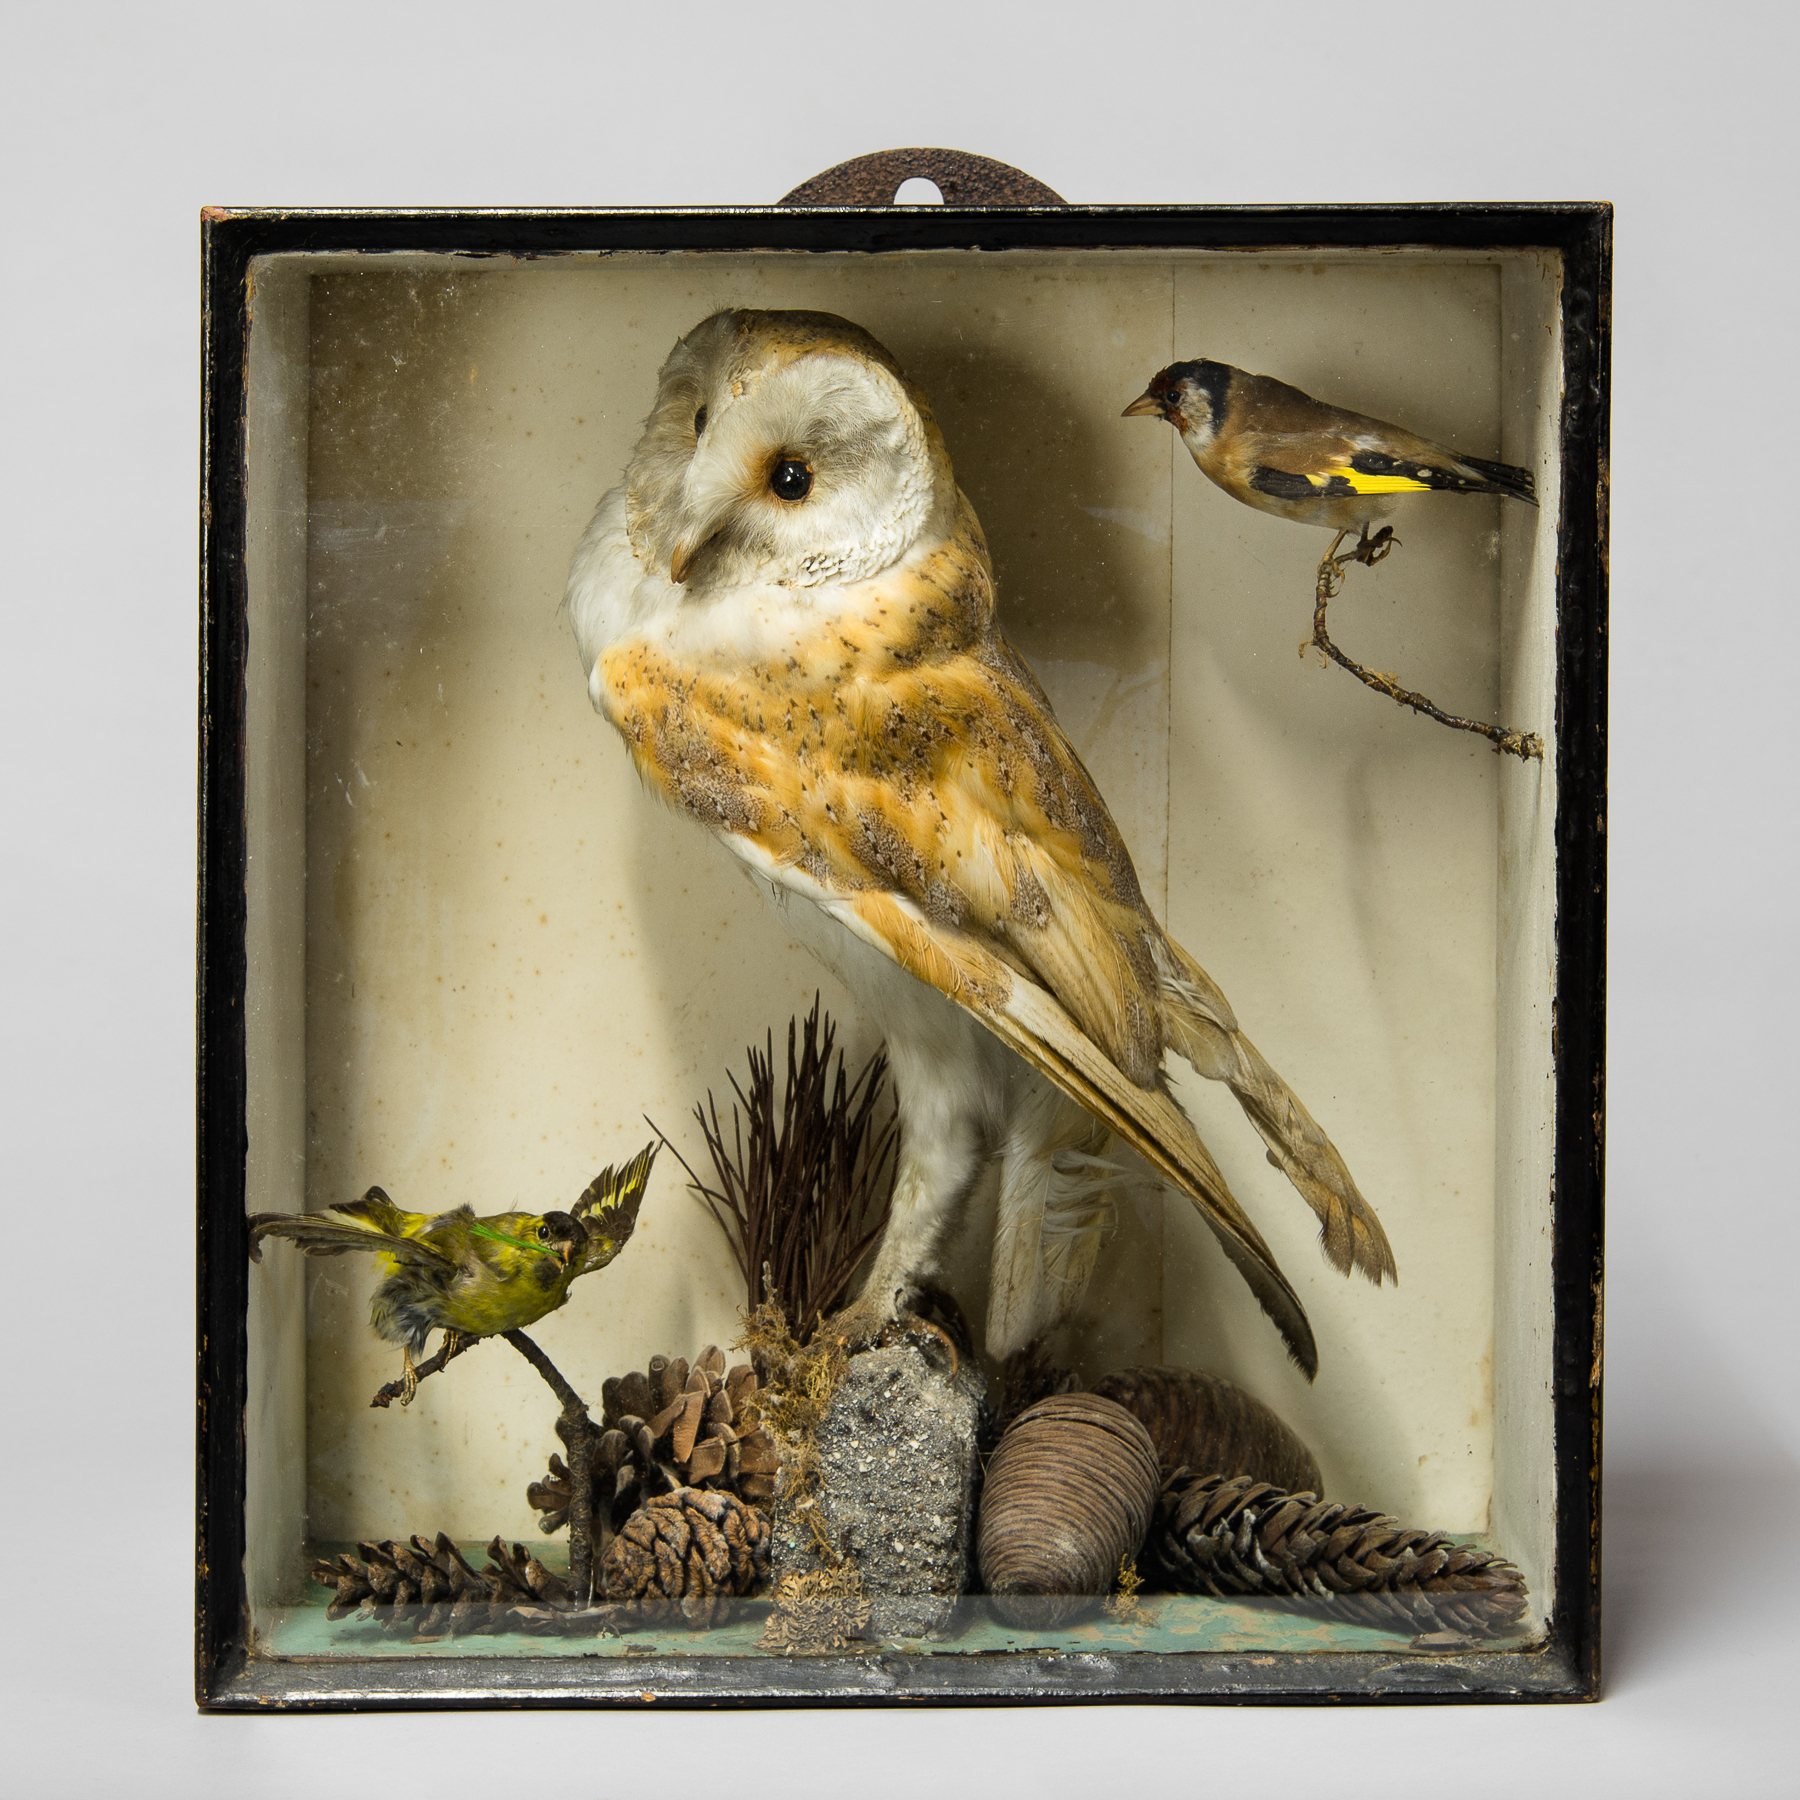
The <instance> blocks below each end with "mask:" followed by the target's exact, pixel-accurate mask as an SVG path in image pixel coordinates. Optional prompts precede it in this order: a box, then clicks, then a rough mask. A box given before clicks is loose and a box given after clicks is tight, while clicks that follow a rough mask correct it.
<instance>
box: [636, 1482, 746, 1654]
mask: <svg viewBox="0 0 1800 1800" xmlns="http://www.w3.org/2000/svg"><path fill="white" fill-rule="evenodd" d="M602 1569H603V1572H604V1575H605V1579H606V1596H607V1598H608V1599H609V1600H611V1601H614V1602H617V1601H624V1600H638V1601H654V1600H668V1601H676V1602H679V1603H680V1611H681V1614H682V1616H683V1617H684V1618H686V1619H687V1620H688V1621H689V1622H690V1623H692V1624H710V1623H711V1622H712V1620H713V1618H714V1617H715V1616H716V1614H717V1613H718V1612H719V1611H720V1610H722V1608H721V1605H720V1603H721V1602H723V1601H725V1600H728V1599H730V1598H732V1597H733V1596H734V1595H739V1594H750V1593H754V1592H755V1591H756V1589H757V1588H758V1587H760V1586H761V1585H762V1583H763V1581H764V1580H765V1579H766V1578H767V1576H768V1573H769V1522H768V1520H767V1519H765V1518H764V1517H763V1516H762V1514H761V1513H759V1512H758V1511H757V1510H756V1508H755V1507H754V1506H746V1505H745V1504H744V1502H743V1501H742V1500H740V1499H739V1498H738V1497H737V1495H735V1494H726V1493H720V1492H718V1491H717V1490H714V1491H712V1492H710V1493H709V1492H706V1491H703V1490H702V1489H700V1488H690V1487H684V1488H677V1489H676V1490H675V1491H674V1492H673V1493H672V1494H658V1495H657V1496H656V1497H655V1498H654V1499H653V1500H651V1501H649V1502H648V1503H647V1504H646V1505H644V1506H641V1507H639V1508H638V1510H637V1511H636V1512H634V1513H633V1514H632V1515H631V1517H630V1518H629V1519H627V1520H626V1521H625V1523H624V1525H623V1526H622V1527H621V1528H620V1530H619V1534H618V1536H617V1537H615V1538H614V1539H613V1541H612V1542H611V1544H609V1545H608V1546H607V1551H606V1557H605V1560H604V1562H603V1564H602Z"/></svg>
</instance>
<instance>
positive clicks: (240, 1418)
mask: <svg viewBox="0 0 1800 1800" xmlns="http://www.w3.org/2000/svg"><path fill="white" fill-rule="evenodd" d="M202 246H203V249H202V264H203V284H204V292H203V299H204V327H203V348H204V388H203V401H202V405H203V414H202V432H203V459H204V462H203V472H202V506H201V571H202V591H201V630H200V663H201V667H200V795H199V818H200V835H199V901H198V906H199V921H198V929H199V969H198V1001H197V1008H198V1016H197V1030H198V1063H199V1067H198V1097H197V1107H198V1117H197V1144H198V1171H197V1173H198V1188H199V1192H198V1199H199V1282H198V1310H199V1340H198V1357H199V1371H198V1374H199V1429H198V1446H197V1448H198V1461H199V1470H198V1494H197V1563H196V1567H197V1579H196V1588H195V1613H196V1619H195V1625H196V1673H195V1680H196V1691H197V1697H198V1701H199V1704H200V1705H201V1706H202V1707H204V1708H207V1709H210V1710H220V1711H252V1712H266V1711H268V1710H270V1709H271V1708H281V1707H286V1708H305V1709H315V1710H316V1709H354V1708H380V1707H475V1706H505V1707H518V1706H567V1705H594V1704H609V1703H610V1704H628V1705H632V1706H637V1707H641V1706H643V1705H644V1704H645V1703H646V1702H651V1703H654V1704H674V1705H696V1704H733V1703H736V1704H758V1705H783V1704H786V1705H817V1704H820V1703H823V1702H833V1701H840V1702H843V1701H849V1702H865V1703H866V1702H871V1701H886V1702H890V1703H902V1704H904V1703H915V1704H916V1703H933V1704H959V1703H979V1702H984V1701H987V1702H1001V1703H1017V1702H1019V1701H1022V1700H1030V1699H1036V1700H1057V1701H1075V1700H1090V1701H1108V1700H1110V1701H1121V1700H1138V1701H1143V1700H1233V1701H1282V1702H1296V1701H1315V1700H1335V1701H1343V1700H1369V1701H1373V1700H1414V1701H1418V1700H1447V1699H1455V1700H1462V1701H1469V1700H1580V1699H1592V1698H1595V1697H1596V1696H1597V1694H1598V1691H1599V1679H1600V1428H1601V1401H1600V1378H1599V1370H1600V1317H1601V1304H1600V1301H1601V1293H1602V1275H1603V1261H1602V1253H1603V1242H1602V1182H1603V1149H1604V1111H1605V1064H1604V1046H1605V974H1606V968H1605V952H1606V941H1605V898H1606V857H1605V843H1606V661H1607V656H1606V652H1607V625H1606V618H1607V612H1606V609H1607V538H1606V533H1607V489H1608V480H1609V475H1608V418H1607V409H1608V386H1609V379H1610V355H1611V324H1610V308H1611V276H1612V209H1611V208H1610V207H1609V206H1605V205H1599V204H1571V205H1532V206H1451V205H1428V206H1392V207H1381V206H1375V207H1366V206H1342V207H1059V208H1043V209H1036V208H1033V209H1029V210H1026V209H999V208H996V209H984V210H966V211H965V210H955V209H951V208H949V207H935V206H928V207H916V208H891V209H890V208H884V207H877V208H845V209H830V210H826V209H819V210H794V209H786V208H754V209H733V210H729V211H723V210H698V209H694V210H687V209H682V210H657V211H648V210H646V211H618V212H575V211H537V212H502V211H474V212H278V211H231V210H226V209H209V210H208V211H207V212H206V214H205V215H204V216H203V220H202ZM1402 246H1405V247H1417V248H1423V249H1456V250H1521V249H1536V250H1547V251H1552V252H1556V253H1558V254H1559V255H1560V256H1561V258H1562V265H1563V290H1562V334H1563V358H1564V362H1563V416H1562V514H1561V527H1560V535H1559V541H1558V546H1557V620H1558V634H1557V694H1556V751H1557V758H1558V762H1557V768H1558V800H1557V816H1556V941H1557V968H1556V1000H1555V1025H1554V1031H1553V1049H1554V1056H1555V1068H1556V1109H1555V1119H1556V1155H1555V1175H1554V1209H1553V1252H1552V1254H1553V1268H1552V1280H1553V1286H1554V1304H1555V1327H1554V1345H1553V1366H1554V1376H1553V1379H1554V1408H1555V1427H1556V1468H1557V1508H1556V1604H1555V1610H1554V1613H1553V1616H1552V1618H1551V1620H1550V1622H1549V1630H1548V1634H1547V1638H1546V1641H1545V1642H1544V1644H1543V1646H1542V1647H1541V1648H1539V1649H1536V1650H1533V1651H1530V1652H1524V1653H1514V1652H1479V1651H1476V1652H1467V1653H1461V1654H1450V1655H1444V1656H1438V1657H1432V1656H1423V1655H1418V1654H1410V1653H1409V1654H1404V1655H1399V1656H1395V1655H1390V1654H1385V1653H1378V1652H1362V1653H1354V1654H1328V1655H1303V1656H1302V1655H1296V1656H1281V1657H1276V1658H1273V1659H1267V1658H1261V1657H1259V1658H1257V1659H1255V1660H1254V1661H1253V1660H1252V1659H1251V1658H1249V1657H1248V1656H1247V1655H1243V1654H1228V1653H1210V1654H1198V1655H1196V1654H1182V1655H1115V1656H1106V1657H1089V1656H1075V1655H1067V1656H1062V1655H1046V1654H1043V1653H1041V1652H1036V1653H1034V1652H1022V1653H1020V1654H1018V1655H1007V1656H994V1655H983V1656H970V1657H958V1656H954V1655H947V1656H946V1655H938V1656H911V1655H904V1654H899V1653H881V1654H877V1655H872V1656H858V1657H849V1656H846V1657H809V1658H805V1659H801V1660H797V1661H794V1660H786V1659H782V1658H776V1657H756V1658H735V1657H680V1658H677V1657H660V1658H649V1657H645V1658H640V1657H632V1658H629V1659H624V1658H620V1659H612V1658H598V1657H586V1658H583V1657H580V1656H570V1657H567V1658H562V1657H555V1658H550V1657H545V1658H538V1657H533V1658H519V1659H497V1658H493V1657H455V1656H447V1657H442V1658H429V1659H427V1658H420V1659H392V1658H385V1659H379V1660H377V1659H369V1660H366V1661H360V1660H356V1659H350V1658H345V1659H341V1660H340V1659H335V1658H334V1659H331V1660H330V1661H329V1662H324V1661H320V1662H296V1661H285V1660H268V1661H264V1660H262V1659H257V1658H252V1657H250V1656H248V1655H247V1650H246V1646H247V1635H248V1625H247V1616H246V1600H245V1591H244V1576H243V1553H244V1492H245V1430H244V1410H245V1398H246V1391H245V1354H246V1344H247V1333H246V1311H247V1304H248V1295H249V1284H248V1264H247V1259H246V1255H245V1247H246V1246H245V1226H244V1217H245V1158H246V1153H247V1148H248V1133H247V1127H246V1119H245V1101H246V1092H247V1089H246V1064H245V1026H244V996H245V977H246V960H245V922H246V908H245V871H246V839H245V746H246V736H245V733H246V717H245V688H244V675H245V652H246V644H247V629H246V593H247V589H246V574H245V547H246V545H245V527H246V492H245V487H246V483H245V432H246V424H247V420H246V410H247V375H248V352H249V313H248V295H249V273H250V264H251V260H252V259H253V258H255V257H260V256H268V255H274V254H278V253H282V252H335V253H346V252H357V253H364V254H380V253H384V252H388V253H392V252H428V253H449V254H455V255H467V256H471V257H481V256H492V255H510V256H523V257H532V258H536V257H554V256H558V255H564V254H569V253H573V252H585V253H594V252H605V251H626V250H640V251H643V250H647V251H669V250H836V251H863V252H876V251H887V250H936V249H975V250H1002V249H1007V250H1011V249H1037V250H1069V251H1078V250H1092V249H1097V248H1121V249H1123V248H1130V249H1190V248H1192V249H1208V250H1245V251H1255V250H1263V249H1275V248H1282V249H1308V248H1331V249H1369V250H1380V249H1388V248H1396V247H1402Z"/></svg>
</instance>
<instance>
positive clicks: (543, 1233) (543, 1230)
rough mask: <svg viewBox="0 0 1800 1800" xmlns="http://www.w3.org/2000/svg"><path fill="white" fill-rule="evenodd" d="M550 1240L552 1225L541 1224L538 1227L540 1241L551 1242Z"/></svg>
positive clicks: (543, 1242) (541, 1242)
mask: <svg viewBox="0 0 1800 1800" xmlns="http://www.w3.org/2000/svg"><path fill="white" fill-rule="evenodd" d="M549 1241H550V1227H549V1226H548V1225H540V1226H539V1227H538V1242H539V1243H540V1244H547V1243H549Z"/></svg>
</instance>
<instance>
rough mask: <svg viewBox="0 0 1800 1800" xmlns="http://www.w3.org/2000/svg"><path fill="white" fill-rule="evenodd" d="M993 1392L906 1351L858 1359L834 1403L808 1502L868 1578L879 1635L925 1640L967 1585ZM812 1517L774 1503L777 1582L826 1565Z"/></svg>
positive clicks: (978, 1378) (803, 1507) (803, 1509)
mask: <svg viewBox="0 0 1800 1800" xmlns="http://www.w3.org/2000/svg"><path fill="white" fill-rule="evenodd" d="M986 1388H987V1384H986V1382H985V1381H984V1380H983V1378H982V1375H981V1371H980V1368H979V1367H978V1366H977V1365H975V1364H974V1363H973V1362H972V1360H965V1361H964V1363H963V1365H962V1367H961V1368H959V1370H958V1371H957V1374H956V1375H955V1377H954V1378H951V1377H947V1376H945V1375H944V1374H942V1373H941V1372H940V1371H939V1370H938V1369H936V1368H934V1367H933V1366H932V1365H931V1364H930V1363H929V1362H927V1361H926V1359H925V1357H924V1356H923V1355H922V1354H921V1353H920V1352H919V1351H918V1350H917V1349H916V1348H914V1346H913V1345H911V1344H907V1343H902V1344H895V1345H893V1346H891V1347H890V1348H887V1349H881V1350H865V1351H862V1352H861V1353H859V1354H858V1355H856V1356H853V1357H851V1358H850V1362H849V1366H848V1368H847V1369H846V1371H845V1373H844V1375H843V1378H842V1379H841V1380H840V1381H839V1383H838V1386H837V1391H836V1392H835V1393H834V1394H833V1395H832V1400H831V1409H830V1411H829V1412H828V1413H827V1414H826V1416H825V1421H824V1423H823V1424H822V1425H821V1426H820V1427H819V1432H818V1437H817V1440H816V1441H817V1449H818V1457H819V1483H818V1490H817V1498H816V1502H813V1503H812V1504H815V1505H816V1507H817V1509H818V1511H819V1514H820V1515H821V1516H822V1523H823V1525H824V1529H825V1532H826V1534H827V1536H828V1537H829V1539H830V1541H831V1543H832V1544H833V1545H834V1546H835V1547H836V1548H837V1550H838V1552H839V1553H840V1554H841V1555H847V1556H848V1557H849V1558H850V1560H851V1561H852V1562H853V1563H854V1564H855V1566H856V1569H857V1572H858V1574H859V1575H860V1576H861V1578H862V1583H863V1586H864V1588H865V1589H866V1590H867V1591H868V1595H869V1599H870V1603H871V1609H872V1610H871V1616H870V1621H869V1629H870V1632H871V1634H872V1635H873V1636H875V1637H877V1638H881V1639H896V1638H921V1637H929V1636H930V1635H931V1634H932V1633H933V1632H934V1631H936V1630H937V1629H938V1627H939V1626H940V1625H942V1624H943V1622H944V1620H945V1618H946V1616H947V1615H948V1614H949V1612H950V1610H951V1608H952V1607H953V1606H954V1604H955V1603H956V1601H957V1600H958V1599H959V1598H960V1597H961V1596H962V1594H963V1593H964V1592H965V1591H966V1590H967V1588H968V1585H969V1575H970V1570H971V1567H972V1564H973V1547H974V1520H975V1501H976V1488H977V1485H978V1483H979V1481H980V1477H981V1459H980V1456H979V1454H978V1451H977V1447H976V1437H977V1432H978V1430H979V1426H980V1420H981V1410H982V1401H983V1399H984V1397H985V1394H986ZM809 1510H810V1507H809V1503H808V1502H806V1501H803V1502H801V1503H800V1504H799V1505H797V1506H794V1505H787V1504H779V1503H778V1505H777V1512H776V1520H775V1530H774V1542H773V1546H772V1551H773V1564H774V1568H773V1574H774V1576H775V1578H776V1579H777V1580H779V1579H780V1577H781V1576H782V1575H784V1574H789V1573H806V1572H809V1571H811V1570H813V1569H818V1568H822V1567H824V1566H825V1565H824V1561H823V1559H822V1558H821V1556H820V1553H819V1550H818V1547H817V1540H816V1535H815V1532H814V1529H813V1523H812V1521H810V1520H809V1519H808V1517H807V1512H808V1511H809Z"/></svg>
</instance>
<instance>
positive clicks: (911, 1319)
mask: <svg viewBox="0 0 1800 1800" xmlns="http://www.w3.org/2000/svg"><path fill="white" fill-rule="evenodd" d="M921 1338H928V1339H931V1340H932V1341H934V1342H936V1343H939V1344H942V1345H943V1347H944V1354H945V1355H946V1356H947V1357H949V1358H950V1367H949V1368H948V1369H947V1370H946V1371H945V1375H946V1377H947V1379H949V1380H951V1381H954V1380H955V1379H956V1371H957V1370H958V1369H959V1368H960V1367H961V1366H962V1364H961V1359H960V1358H959V1357H958V1356H957V1354H956V1341H955V1339H954V1338H952V1337H951V1335H950V1334H949V1332H947V1331H946V1330H945V1329H944V1328H943V1327H942V1326H941V1325H934V1324H932V1322H931V1321H930V1320H929V1319H922V1318H920V1317H919V1315H918V1314H917V1313H902V1314H901V1315H900V1317H899V1318H897V1319H891V1320H889V1322H888V1325H887V1329H886V1330H884V1331H883V1332H882V1334H881V1336H880V1337H878V1338H877V1339H876V1340H875V1343H876V1347H877V1348H878V1349H885V1348H886V1347H887V1346H888V1345H889V1344H892V1343H903V1342H905V1341H907V1340H908V1339H911V1340H913V1341H915V1342H917V1341H918V1340H919V1339H921ZM921 1354H923V1351H921ZM926 1360H927V1361H928V1362H929V1361H930V1360H931V1359H930V1358H929V1357H927V1358H926Z"/></svg>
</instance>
